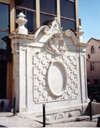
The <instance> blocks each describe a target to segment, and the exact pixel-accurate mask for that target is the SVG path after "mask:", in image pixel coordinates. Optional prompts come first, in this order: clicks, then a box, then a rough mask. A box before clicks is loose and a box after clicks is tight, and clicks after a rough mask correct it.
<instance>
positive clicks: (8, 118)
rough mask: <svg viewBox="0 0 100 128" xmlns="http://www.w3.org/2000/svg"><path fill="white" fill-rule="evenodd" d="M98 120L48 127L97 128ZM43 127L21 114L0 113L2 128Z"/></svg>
mask: <svg viewBox="0 0 100 128" xmlns="http://www.w3.org/2000/svg"><path fill="white" fill-rule="evenodd" d="M96 125H97V119H93V120H92V121H89V120H85V121H76V122H65V123H57V124H52V125H47V127H60V128H61V127H96ZM2 126H7V127H40V128H41V127H42V126H43V125H42V124H41V123H39V122H36V121H34V120H33V119H32V118H31V117H24V116H23V115H21V114H18V115H16V116H13V114H12V113H0V127H2Z"/></svg>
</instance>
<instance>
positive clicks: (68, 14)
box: [60, 0, 76, 32]
mask: <svg viewBox="0 0 100 128" xmlns="http://www.w3.org/2000/svg"><path fill="white" fill-rule="evenodd" d="M60 8H61V26H62V27H63V30H67V29H70V30H72V31H73V32H75V31H76V20H75V18H76V16H75V1H74V0H73V1H69V0H60Z"/></svg>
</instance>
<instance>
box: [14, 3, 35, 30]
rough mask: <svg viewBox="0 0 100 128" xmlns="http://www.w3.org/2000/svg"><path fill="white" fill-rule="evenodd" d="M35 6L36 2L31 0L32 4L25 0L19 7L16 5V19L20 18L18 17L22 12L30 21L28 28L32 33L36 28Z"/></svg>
mask: <svg viewBox="0 0 100 128" xmlns="http://www.w3.org/2000/svg"><path fill="white" fill-rule="evenodd" d="M35 5H36V4H35V0H30V2H29V1H28V0H24V2H22V3H20V4H19V5H17V3H16V19H17V18H18V17H17V15H18V14H19V13H20V12H23V13H24V14H25V16H26V19H27V20H28V22H27V24H26V27H27V28H28V31H29V32H32V31H33V30H34V29H35V28H36V24H35V20H36V18H35V12H36V10H35V8H36V6H35ZM16 27H17V26H16Z"/></svg>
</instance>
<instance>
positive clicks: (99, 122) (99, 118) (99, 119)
mask: <svg viewBox="0 0 100 128" xmlns="http://www.w3.org/2000/svg"><path fill="white" fill-rule="evenodd" d="M97 127H100V117H98V122H97Z"/></svg>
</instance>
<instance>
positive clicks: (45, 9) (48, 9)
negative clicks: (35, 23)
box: [40, 0, 57, 25]
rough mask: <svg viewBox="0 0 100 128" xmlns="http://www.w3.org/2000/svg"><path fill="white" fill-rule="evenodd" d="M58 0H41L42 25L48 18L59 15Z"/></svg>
mask: <svg viewBox="0 0 100 128" xmlns="http://www.w3.org/2000/svg"><path fill="white" fill-rule="evenodd" d="M56 4H57V3H56V0H40V21H41V25H43V24H44V22H45V21H46V20H50V19H52V18H53V17H57V12H56V10H57V8H56Z"/></svg>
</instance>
